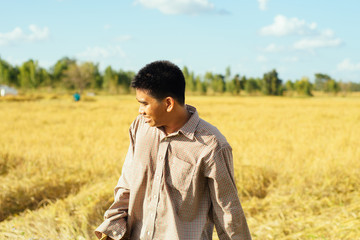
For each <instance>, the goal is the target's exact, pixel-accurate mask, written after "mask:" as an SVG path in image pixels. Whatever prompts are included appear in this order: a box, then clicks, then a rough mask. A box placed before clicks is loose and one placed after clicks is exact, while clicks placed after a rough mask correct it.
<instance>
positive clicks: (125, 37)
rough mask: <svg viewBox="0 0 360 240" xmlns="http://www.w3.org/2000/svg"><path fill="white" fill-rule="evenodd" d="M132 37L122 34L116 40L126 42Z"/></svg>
mask: <svg viewBox="0 0 360 240" xmlns="http://www.w3.org/2000/svg"><path fill="white" fill-rule="evenodd" d="M131 39H132V36H130V35H122V36H118V37H116V38H115V39H114V40H115V41H116V42H126V41H129V40H131Z"/></svg>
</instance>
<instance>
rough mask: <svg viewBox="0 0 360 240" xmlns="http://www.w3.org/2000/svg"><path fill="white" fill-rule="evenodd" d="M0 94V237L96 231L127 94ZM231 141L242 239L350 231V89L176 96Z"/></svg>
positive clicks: (359, 181) (356, 104)
mask: <svg viewBox="0 0 360 240" xmlns="http://www.w3.org/2000/svg"><path fill="white" fill-rule="evenodd" d="M9 100H13V101H6V100H4V99H2V100H1V99H0V114H1V115H0V116H1V120H0V182H1V185H0V239H33V240H34V239H39V240H40V239H77V240H82V239H95V236H94V235H93V231H94V229H95V227H96V226H97V225H98V224H100V222H101V221H102V215H103V213H104V211H105V209H106V208H107V207H108V206H109V205H110V203H111V202H112V198H113V187H114V186H115V185H116V182H117V179H118V177H119V176H120V172H121V166H122V163H123V159H124V157H125V154H126V150H127V147H128V127H129V125H130V123H131V122H132V120H133V119H134V118H135V117H136V115H137V109H138V103H137V102H136V100H135V97H134V96H96V97H93V98H87V99H85V100H87V101H80V102H78V103H75V102H73V101H72V98H71V96H70V95H69V96H66V95H64V96H52V97H50V96H44V97H33V98H29V99H28V100H31V101H20V100H26V99H17V100H19V101H14V100H16V99H9ZM187 103H188V104H192V105H195V106H196V107H197V109H198V111H199V114H200V116H201V117H202V118H204V119H205V120H207V121H209V122H211V123H212V124H214V125H216V126H217V127H218V128H219V129H220V131H221V132H222V133H223V134H224V135H225V136H226V137H227V139H228V141H229V142H230V144H231V145H232V147H233V154H234V166H235V175H236V176H235V177H236V183H237V187H238V191H239V196H240V199H241V202H242V205H243V208H244V211H245V214H246V217H247V220H248V224H249V227H250V231H251V233H252V237H253V239H261V240H263V239H265V240H266V239H351V240H353V239H360V147H359V144H360V98H359V97H346V98H345V97H315V98H286V97H198V96H192V97H189V98H188V99H187Z"/></svg>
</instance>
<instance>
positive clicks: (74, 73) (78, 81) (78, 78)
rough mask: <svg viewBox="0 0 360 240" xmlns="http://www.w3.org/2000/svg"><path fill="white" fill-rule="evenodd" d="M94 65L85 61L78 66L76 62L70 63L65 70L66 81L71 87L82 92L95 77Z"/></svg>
mask: <svg viewBox="0 0 360 240" xmlns="http://www.w3.org/2000/svg"><path fill="white" fill-rule="evenodd" d="M94 73H95V68H94V65H93V64H92V63H90V62H85V63H83V64H81V65H80V66H78V65H77V64H76V63H73V64H70V65H69V66H68V68H67V69H66V71H65V77H64V82H65V83H66V86H67V87H68V88H70V89H76V90H78V91H80V93H82V92H83V91H84V89H85V88H86V87H88V86H89V85H90V83H91V82H92V81H94V80H93V78H94V77H95V74H94Z"/></svg>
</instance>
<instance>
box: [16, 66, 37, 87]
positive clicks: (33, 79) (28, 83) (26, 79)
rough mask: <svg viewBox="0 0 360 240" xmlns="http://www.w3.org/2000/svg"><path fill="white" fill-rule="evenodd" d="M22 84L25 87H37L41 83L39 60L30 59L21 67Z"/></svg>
mask: <svg viewBox="0 0 360 240" xmlns="http://www.w3.org/2000/svg"><path fill="white" fill-rule="evenodd" d="M19 78H20V86H21V87H22V88H24V89H27V88H37V87H39V86H40V84H41V80H42V79H41V78H40V76H39V66H38V62H37V61H34V60H32V59H30V60H29V61H27V62H24V63H23V64H22V65H21V67H20V74H19Z"/></svg>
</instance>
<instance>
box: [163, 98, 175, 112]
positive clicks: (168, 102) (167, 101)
mask: <svg viewBox="0 0 360 240" xmlns="http://www.w3.org/2000/svg"><path fill="white" fill-rule="evenodd" d="M165 104H166V111H167V112H171V111H172V110H173V109H174V106H175V100H174V98H172V97H166V98H165Z"/></svg>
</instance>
